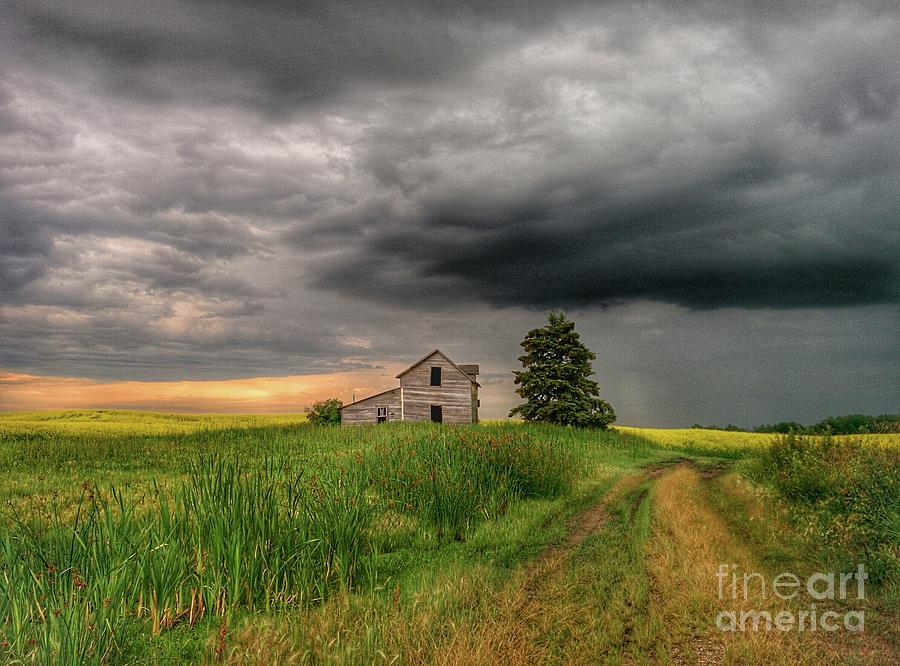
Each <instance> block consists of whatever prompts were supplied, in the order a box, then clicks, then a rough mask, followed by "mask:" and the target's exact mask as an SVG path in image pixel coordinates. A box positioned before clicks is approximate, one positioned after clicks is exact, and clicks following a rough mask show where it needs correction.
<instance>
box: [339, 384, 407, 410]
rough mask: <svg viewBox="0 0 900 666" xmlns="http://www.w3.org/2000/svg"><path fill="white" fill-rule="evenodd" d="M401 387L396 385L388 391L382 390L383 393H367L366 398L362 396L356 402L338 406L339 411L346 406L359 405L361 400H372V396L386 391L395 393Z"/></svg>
mask: <svg viewBox="0 0 900 666" xmlns="http://www.w3.org/2000/svg"><path fill="white" fill-rule="evenodd" d="M399 390H400V387H399V386H395V387H394V388H391V389H388V390H387V391H382V392H381V393H376V394H375V395H367V396H366V397H365V398H360V399H359V400H357V401H356V402H348V403H347V404H346V405H341V406H340V407H338V411H340V410H342V409H343V408H344V407H352V406H353V405H358V404H359V403H361V402H365V401H366V400H371V399H372V398H377V397H378V396H380V395H384V394H386V393H393V392H394V391H399Z"/></svg>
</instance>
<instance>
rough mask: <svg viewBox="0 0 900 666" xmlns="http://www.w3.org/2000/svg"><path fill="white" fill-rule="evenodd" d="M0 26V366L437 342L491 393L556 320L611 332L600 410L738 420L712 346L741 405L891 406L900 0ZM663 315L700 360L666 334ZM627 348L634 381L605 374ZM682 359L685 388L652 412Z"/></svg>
mask: <svg viewBox="0 0 900 666" xmlns="http://www.w3.org/2000/svg"><path fill="white" fill-rule="evenodd" d="M2 14H3V15H2V19H3V20H2V21H0V62H2V63H3V64H2V66H0V290H2V306H3V312H2V317H0V335H2V336H3V340H4V344H3V347H2V350H0V368H7V369H13V370H21V371H25V372H34V373H45V374H58V375H68V376H85V377H93V378H101V379H102V378H122V379H127V378H131V379H182V378H229V377H236V376H242V377H247V376H254V375H273V374H278V373H281V374H288V373H295V374H302V373H321V372H327V371H340V370H352V369H354V368H364V367H370V366H372V365H376V366H377V365H378V364H379V363H382V362H391V363H394V362H397V361H400V360H402V359H405V358H407V357H409V356H412V357H418V356H419V355H421V353H424V351H427V350H428V348H432V347H434V346H435V345H440V346H442V347H446V349H445V351H447V352H448V353H451V355H453V354H452V352H453V350H454V346H455V348H456V350H457V351H458V352H459V354H462V355H463V356H466V358H460V360H461V361H464V362H465V361H473V362H477V361H481V362H482V365H483V366H484V367H485V368H486V369H487V371H488V372H491V373H494V374H495V375H496V377H495V379H496V382H497V384H496V385H497V386H498V387H499V386H501V384H502V390H501V389H498V391H500V393H498V396H497V397H495V398H489V399H488V401H489V402H490V401H491V400H493V401H494V402H495V403H496V405H497V411H498V413H500V412H502V411H505V409H506V408H508V406H509V405H510V404H511V402H512V400H513V396H512V395H511V391H510V388H509V385H508V379H503V380H502V382H501V377H508V374H507V373H508V370H509V369H510V366H511V364H514V362H515V356H516V350H515V347H516V341H517V340H518V339H520V338H521V335H522V333H523V332H524V330H527V327H529V326H531V325H534V324H535V323H537V322H539V320H540V316H541V314H540V313H541V312H543V311H546V310H547V309H550V308H560V307H561V308H568V309H570V310H572V311H574V312H576V313H577V314H578V315H579V317H580V320H582V321H584V330H585V335H586V336H587V337H588V339H589V342H591V343H593V344H596V345H601V346H603V347H604V348H607V349H609V348H610V347H612V349H614V350H615V351H614V352H613V354H612V356H611V357H610V360H609V362H608V363H607V364H606V365H604V364H603V363H602V362H600V363H599V367H598V371H600V373H601V383H603V384H606V383H607V382H606V381H604V377H603V375H604V374H606V375H608V376H609V378H610V382H609V383H610V384H611V385H613V386H616V387H618V388H614V389H613V390H614V391H616V390H618V391H620V393H619V394H618V397H619V399H620V401H623V402H626V404H624V405H621V406H620V405H616V407H617V409H618V411H619V412H620V414H624V415H625V416H626V418H627V417H628V416H629V415H631V418H632V419H650V420H654V419H655V422H663V421H666V422H677V421H679V419H692V420H715V419H717V418H719V417H721V420H736V419H737V418H738V417H737V416H735V417H730V416H728V414H730V413H732V412H729V411H728V410H729V409H733V408H731V407H729V406H728V405H727V404H725V403H724V402H723V401H722V400H721V399H717V396H719V395H720V394H721V392H720V391H718V390H717V389H716V385H717V384H720V383H721V382H724V381H726V379H725V378H723V377H724V376H723V375H722V374H721V373H720V374H717V373H716V371H715V369H714V367H712V366H707V365H705V363H704V361H703V355H704V354H713V355H714V356H715V354H716V353H718V352H721V353H722V354H724V353H725V350H728V353H730V354H737V357H738V358H739V359H742V360H741V361H740V363H742V364H744V365H745V366H746V367H744V371H745V375H746V376H748V377H753V378H754V379H753V381H752V382H751V383H750V384H745V383H744V382H743V381H741V382H737V381H736V380H734V377H732V378H731V380H728V381H732V383H731V386H733V387H734V386H741V387H743V388H741V389H740V390H742V391H745V392H746V393H747V394H748V395H749V394H752V396H753V397H752V400H751V402H750V404H751V407H750V408H748V409H750V411H751V412H752V416H751V415H749V413H748V416H747V418H748V419H750V421H751V422H752V421H754V420H756V421H764V420H774V419H775V418H776V417H781V416H783V417H785V418H787V417H791V418H802V417H803V415H804V414H806V415H809V418H811V419H812V418H816V417H819V416H820V415H822V414H821V409H823V408H824V407H821V405H823V404H826V403H827V404H839V403H840V404H847V405H848V408H849V406H850V405H851V403H852V404H853V405H854V406H855V407H856V408H857V409H870V410H872V411H878V410H883V411H887V410H889V409H892V408H894V407H895V405H894V404H893V403H895V402H896V396H897V394H900V386H898V385H897V382H896V380H893V381H892V380H890V377H896V376H900V367H898V366H897V363H898V360H897V359H896V358H894V355H893V354H891V353H890V350H889V349H886V348H885V347H884V344H885V343H884V341H885V339H888V340H890V339H893V338H895V337H896V332H897V330H898V328H900V314H898V308H897V305H898V302H900V221H898V217H900V110H898V105H900V11H898V10H897V8H896V4H895V3H890V2H865V1H859V2H839V1H835V2H826V3H821V2H798V3H783V2H741V3H727V4H726V5H722V4H721V3H708V2H702V1H700V0H696V1H689V0H685V1H680V2H665V3H663V2H659V3H654V2H646V3H645V2H642V3H632V2H607V3H594V2H558V3H553V2H524V3H522V2H517V3H510V2H496V1H488V2H474V1H473V2H455V3H445V2H417V3H408V2H376V3H342V2H333V1H332V2H313V1H311V0H301V1H300V2H297V1H296V0H290V1H286V2H276V1H274V0H273V1H263V2H249V1H248V2H238V1H237V0H232V1H227V2H213V1H211V0H210V1H207V0H182V1H179V2H171V3H162V4H148V3H146V2H137V1H126V2H101V1H99V0H94V1H91V0H89V1H87V2H79V3H58V2H49V1H46V2H42V1H39V0H38V1H35V0H30V1H28V2H24V1H18V0H14V1H13V2H10V3H7V5H6V6H5V8H4V9H3V10H2ZM636 312H640V313H642V314H640V315H638V314H635V313H636ZM772 313H778V316H777V317H776V318H775V320H772V319H771V316H772ZM861 313H864V317H865V319H866V322H867V323H866V325H865V326H861V328H860V329H859V330H857V329H856V328H855V323H854V322H856V321H857V319H858V318H859V317H860V316H863V315H861ZM660 319H661V320H662V321H664V322H665V323H664V324H661V323H659V322H660ZM626 321H627V322H643V323H640V324H639V325H638V324H635V326H638V329H635V328H633V327H632V324H628V325H625V324H623V323H622V322H626ZM604 322H605V323H606V325H607V326H608V330H609V331H616V332H617V334H621V336H624V337H623V338H622V339H619V338H615V337H614V336H613V337H610V336H611V334H609V332H608V331H607V332H604ZM648 322H649V323H648ZM654 322H655V323H654ZM722 322H727V324H723V323H722ZM760 322H767V323H766V324H765V325H763V324H761V323H760ZM669 327H674V328H678V327H682V328H683V327H688V328H690V330H692V331H693V332H694V333H693V334H694V335H695V336H696V339H697V340H698V341H699V347H697V348H693V347H690V346H688V347H686V348H684V349H683V350H682V351H683V352H684V354H685V355H684V356H683V357H679V356H677V355H671V354H670V350H671V349H672V340H671V337H670V335H669V333H664V334H661V335H657V334H656V333H653V331H667V330H669ZM851 330H852V331H853V332H852V336H853V341H852V343H850V342H848V341H846V340H845V339H844V338H843V337H842V335H851V333H849V331H851ZM448 331H453V332H454V333H453V335H452V336H451V338H452V339H450V340H447V337H448ZM728 331H732V332H734V331H737V332H739V333H740V340H741V342H740V343H737V344H736V346H735V341H734V340H731V342H728V340H729V339H730V338H729V335H731V334H729V333H728ZM822 336H824V338H823V337H822ZM820 339H826V340H830V341H831V342H830V343H829V344H830V345H831V347H832V349H833V354H832V358H830V359H829V361H828V362H829V363H836V364H838V366H839V367H837V368H836V372H837V373H838V374H841V373H844V374H845V375H846V376H847V382H848V383H847V384H846V385H844V386H842V387H836V388H834V390H833V394H832V395H830V396H827V397H824V398H823V397H822V396H820V395H819V394H817V391H818V390H819V389H818V388H817V387H814V386H810V387H807V388H805V389H804V388H801V387H799V385H795V384H794V382H792V381H789V380H788V379H787V378H786V377H788V376H797V373H801V374H803V373H806V375H809V376H812V375H816V377H817V378H818V374H817V373H814V372H811V370H810V369H811V368H813V367H814V366H815V363H816V361H815V360H814V359H816V358H818V359H820V361H821V362H823V363H824V362H825V361H824V359H825V358H826V356H828V345H825V347H824V348H822V347H816V349H817V350H818V351H817V352H816V353H817V354H821V356H815V355H814V356H810V355H809V353H808V350H807V351H806V352H803V353H800V352H799V350H800V349H801V347H803V346H804V345H809V344H812V343H811V342H810V341H813V340H820ZM638 340H641V341H643V342H641V343H640V345H638V342H637V341H638ZM773 340H778V341H780V342H779V343H778V344H775V345H772V344H769V342H770V341H773ZM411 349H414V350H415V353H412V352H411V351H410V350H411ZM716 350H718V351H716ZM840 350H843V351H840ZM598 351H599V350H598ZM420 352H421V353H420ZM867 353H868V356H867ZM470 354H476V355H480V356H481V358H469V355H470ZM602 357H603V354H602V353H601V358H602ZM863 358H866V359H867V360H866V361H865V362H863V361H862V360H861V359H863ZM625 359H629V360H628V361H627V363H626V362H625ZM641 359H643V360H641ZM650 359H652V362H651V360H650ZM872 359H877V361H872ZM841 364H843V365H841ZM863 366H865V367H867V368H869V371H870V372H869V376H868V379H869V384H868V385H867V386H868V388H863V381H864V379H863V378H859V379H856V380H853V379H852V378H851V376H852V372H851V369H853V368H860V367H863ZM638 367H640V368H643V369H644V370H643V372H644V373H645V374H643V375H641V377H642V380H641V381H644V382H648V383H649V382H652V383H654V385H656V386H658V387H659V388H658V389H657V390H655V392H653V397H652V399H650V398H647V396H648V395H649V393H648V391H646V390H643V391H642V393H641V395H642V396H643V397H642V398H639V397H638V395H637V393H636V392H635V391H636V389H635V390H634V391H632V392H630V393H629V392H628V391H625V390H624V389H623V388H622V386H624V385H626V384H627V385H629V386H632V387H635V386H636V384H635V382H637V381H638V380H637V379H635V377H636V375H635V374H634V373H635V368H638ZM742 367H743V366H742ZM751 367H752V368H759V367H767V368H769V370H770V376H776V375H777V376H779V377H781V380H780V381H781V386H784V385H785V384H787V385H791V386H794V390H795V394H796V395H795V396H794V402H795V403H796V405H797V410H798V411H797V412H793V413H791V414H782V413H780V412H778V407H777V405H778V403H779V402H784V401H785V400H787V398H783V399H781V400H776V399H775V398H774V397H772V396H768V395H767V394H766V392H765V391H762V390H761V387H762V386H764V385H766V380H765V379H764V378H763V377H762V376H761V375H759V373H757V372H756V371H755V370H754V371H750V369H749V368H751ZM689 368H695V369H696V368H705V369H704V370H702V372H701V371H700V370H697V372H698V373H700V375H698V376H697V377H693V378H690V377H691V375H690V370H689ZM785 373H787V374H785ZM791 373H793V375H791ZM729 376H730V375H729ZM841 376H844V375H843V374H842V375H841ZM685 378H689V379H687V381H689V382H692V383H694V384H706V385H708V386H709V389H708V393H703V392H702V391H700V392H699V393H697V395H696V399H692V401H691V403H690V404H681V403H677V401H672V400H671V399H667V398H666V397H665V396H666V395H671V392H672V391H673V390H677V389H675V387H676V386H677V385H678V384H679V383H682V382H683V381H685ZM698 378H699V382H698ZM488 379H490V378H488ZM819 379H820V378H819ZM819 383H820V382H819ZM735 390H738V389H735ZM698 391H699V389H698ZM892 401H893V403H892ZM729 402H730V404H733V402H734V401H729ZM676 403H677V404H676ZM629 404H630V405H631V407H629ZM635 405H641V406H640V407H637V406H635ZM704 405H707V406H706V407H704ZM688 411H690V412H691V415H690V416H688V415H687V414H686V412H688ZM697 412H700V413H697ZM657 415H658V416H657ZM756 415H758V417H757V416H756Z"/></svg>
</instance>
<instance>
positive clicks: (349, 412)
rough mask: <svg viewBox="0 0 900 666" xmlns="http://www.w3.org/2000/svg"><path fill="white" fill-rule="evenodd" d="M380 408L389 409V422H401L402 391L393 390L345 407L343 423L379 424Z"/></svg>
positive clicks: (342, 414) (342, 411)
mask: <svg viewBox="0 0 900 666" xmlns="http://www.w3.org/2000/svg"><path fill="white" fill-rule="evenodd" d="M379 407H387V420H388V421H399V420H401V410H400V389H399V388H395V389H391V390H390V391H388V392H386V393H381V394H380V395H373V396H372V397H371V398H364V399H362V400H358V401H357V402H353V403H350V404H349V405H345V406H344V408H343V409H342V410H341V423H342V424H344V425H367V424H370V423H377V422H378V419H377V415H378V408H379Z"/></svg>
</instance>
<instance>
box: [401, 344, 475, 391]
mask: <svg viewBox="0 0 900 666" xmlns="http://www.w3.org/2000/svg"><path fill="white" fill-rule="evenodd" d="M435 354H440V355H441V356H443V357H444V360H445V361H447V363H449V364H450V365H452V366H453V367H454V368H456V369H457V370H459V371H460V372H461V373H462V374H463V376H464V377H466V378H467V379H468V380H469V381H470V382H472V383H473V384H475V386H478V387H480V386H481V384H479V383H478V382H476V381H475V380H474V379H472V376H471V375H469V374H467V373H466V372H465V370H463V369H462V368H460V367H459V366H458V365H456V363H454V362H453V361H451V360H450V357H449V356H447V355H446V354H445V353H444V352H442V351H441V350H440V349H435V350H434V351H430V352H428V353H427V354H425V356H423V357H422V358H420V359H419V360H418V361H416V362H415V363H413V364H412V365H411V366H409V367H408V368H407V369H406V370H404V371H403V372H401V373H400V374H399V375H397V379H400V378H401V377H402V376H403V375H405V374H406V373H407V372H409V371H410V370H412V369H413V368H415V367H416V366H418V365H421V364H422V363H424V362H425V361H427V360H428V359H429V358H430V357H432V356H434V355H435Z"/></svg>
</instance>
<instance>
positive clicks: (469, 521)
mask: <svg viewBox="0 0 900 666" xmlns="http://www.w3.org/2000/svg"><path fill="white" fill-rule="evenodd" d="M0 462H2V465H3V469H4V470H6V472H7V473H6V474H4V475H3V476H2V478H0V502H2V504H0V506H2V508H3V512H2V513H3V517H2V522H0V658H2V659H3V660H4V661H5V662H7V663H54V664H57V663H60V664H64V663H71V664H76V663H78V664H80V663H142V664H144V663H158V664H163V663H172V662H176V663H184V662H187V663H206V662H227V663H265V664H269V663H273V664H274V663H314V662H315V663H320V662H340V663H351V664H355V663H360V664H369V663H381V662H385V663H540V662H555V663H586V664H587V663H591V664H594V663H665V662H676V663H694V662H696V661H697V660H700V659H707V660H710V659H711V660H713V661H712V662H710V663H717V662H723V663H735V664H738V663H785V664H787V663H792V664H793V663H822V662H823V661H825V660H832V661H833V660H839V661H840V662H841V663H876V664H880V663H891V661H896V659H897V657H898V654H900V652H898V649H900V638H898V634H897V626H898V622H897V620H898V610H900V603H898V596H900V595H898V593H897V586H898V571H900V568H898V555H900V553H898V548H900V506H898V503H900V502H898V497H900V457H898V449H897V447H895V446H893V445H892V444H891V443H890V442H889V443H888V445H885V443H884V442H883V441H880V440H879V439H878V438H877V437H874V438H873V436H866V437H861V438H853V439H852V440H813V439H792V438H788V439H784V438H782V439H775V438H772V437H771V436H764V435H750V434H744V433H730V432H719V431H696V430H690V431H665V430H651V429H638V428H617V429H614V430H611V431H608V432H596V431H580V430H573V429H567V428H557V427H552V426H540V425H529V424H521V423H491V424H483V425H480V426H467V427H448V426H443V427H442V426H433V425H431V424H421V425H418V424H416V425H413V424H386V425H381V426H373V427H362V428H317V427H313V426H310V425H307V424H305V423H303V419H302V417H298V416H289V415H286V416H252V417H248V416H223V415H202V416H197V415H169V414H149V413H142V412H121V411H96V412H95V411H82V412H38V413H29V414H5V415H2V416H0ZM858 562H863V563H865V565H866V566H867V569H868V570H869V571H870V572H871V576H872V577H871V580H870V587H869V588H868V590H867V592H868V594H867V595H866V599H865V600H864V601H853V602H848V603H852V604H853V606H852V607H853V608H856V609H863V610H865V612H866V632H865V633H863V634H858V633H851V632H846V631H840V632H834V633H827V632H823V631H819V632H818V633H801V632H779V631H774V632H768V633H767V632H757V633H754V632H749V633H743V634H723V633H722V632H720V631H719V630H718V629H716V627H715V618H716V613H717V611H718V610H722V609H723V603H724V602H723V601H722V600H721V599H719V598H718V597H717V595H716V586H717V579H716V573H715V572H716V568H717V566H718V565H719V564H721V563H734V564H735V565H737V566H738V567H739V570H741V571H747V572H762V573H764V574H765V575H775V574H777V573H778V572H782V571H791V572H794V573H796V574H798V575H804V574H806V575H808V573H810V572H814V571H853V570H855V566H856V564H857V563H858ZM808 601H809V600H808V599H806V600H805V602H808ZM746 603H752V604H755V605H753V607H754V608H764V609H769V608H771V610H772V611H773V612H775V611H776V610H781V608H780V607H776V606H773V604H772V599H771V598H763V597H760V598H755V597H754V598H751V599H750V600H749V601H747V602H746ZM803 603H804V601H802V600H800V599H797V600H794V601H791V602H790V603H789V604H788V606H789V607H790V608H802V607H803ZM725 607H727V605H726V606H725ZM836 608H838V610H840V608H843V607H837V606H836ZM823 609H824V606H823V605H822V604H821V603H820V611H821V610H823ZM845 610H846V609H844V611H845Z"/></svg>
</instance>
